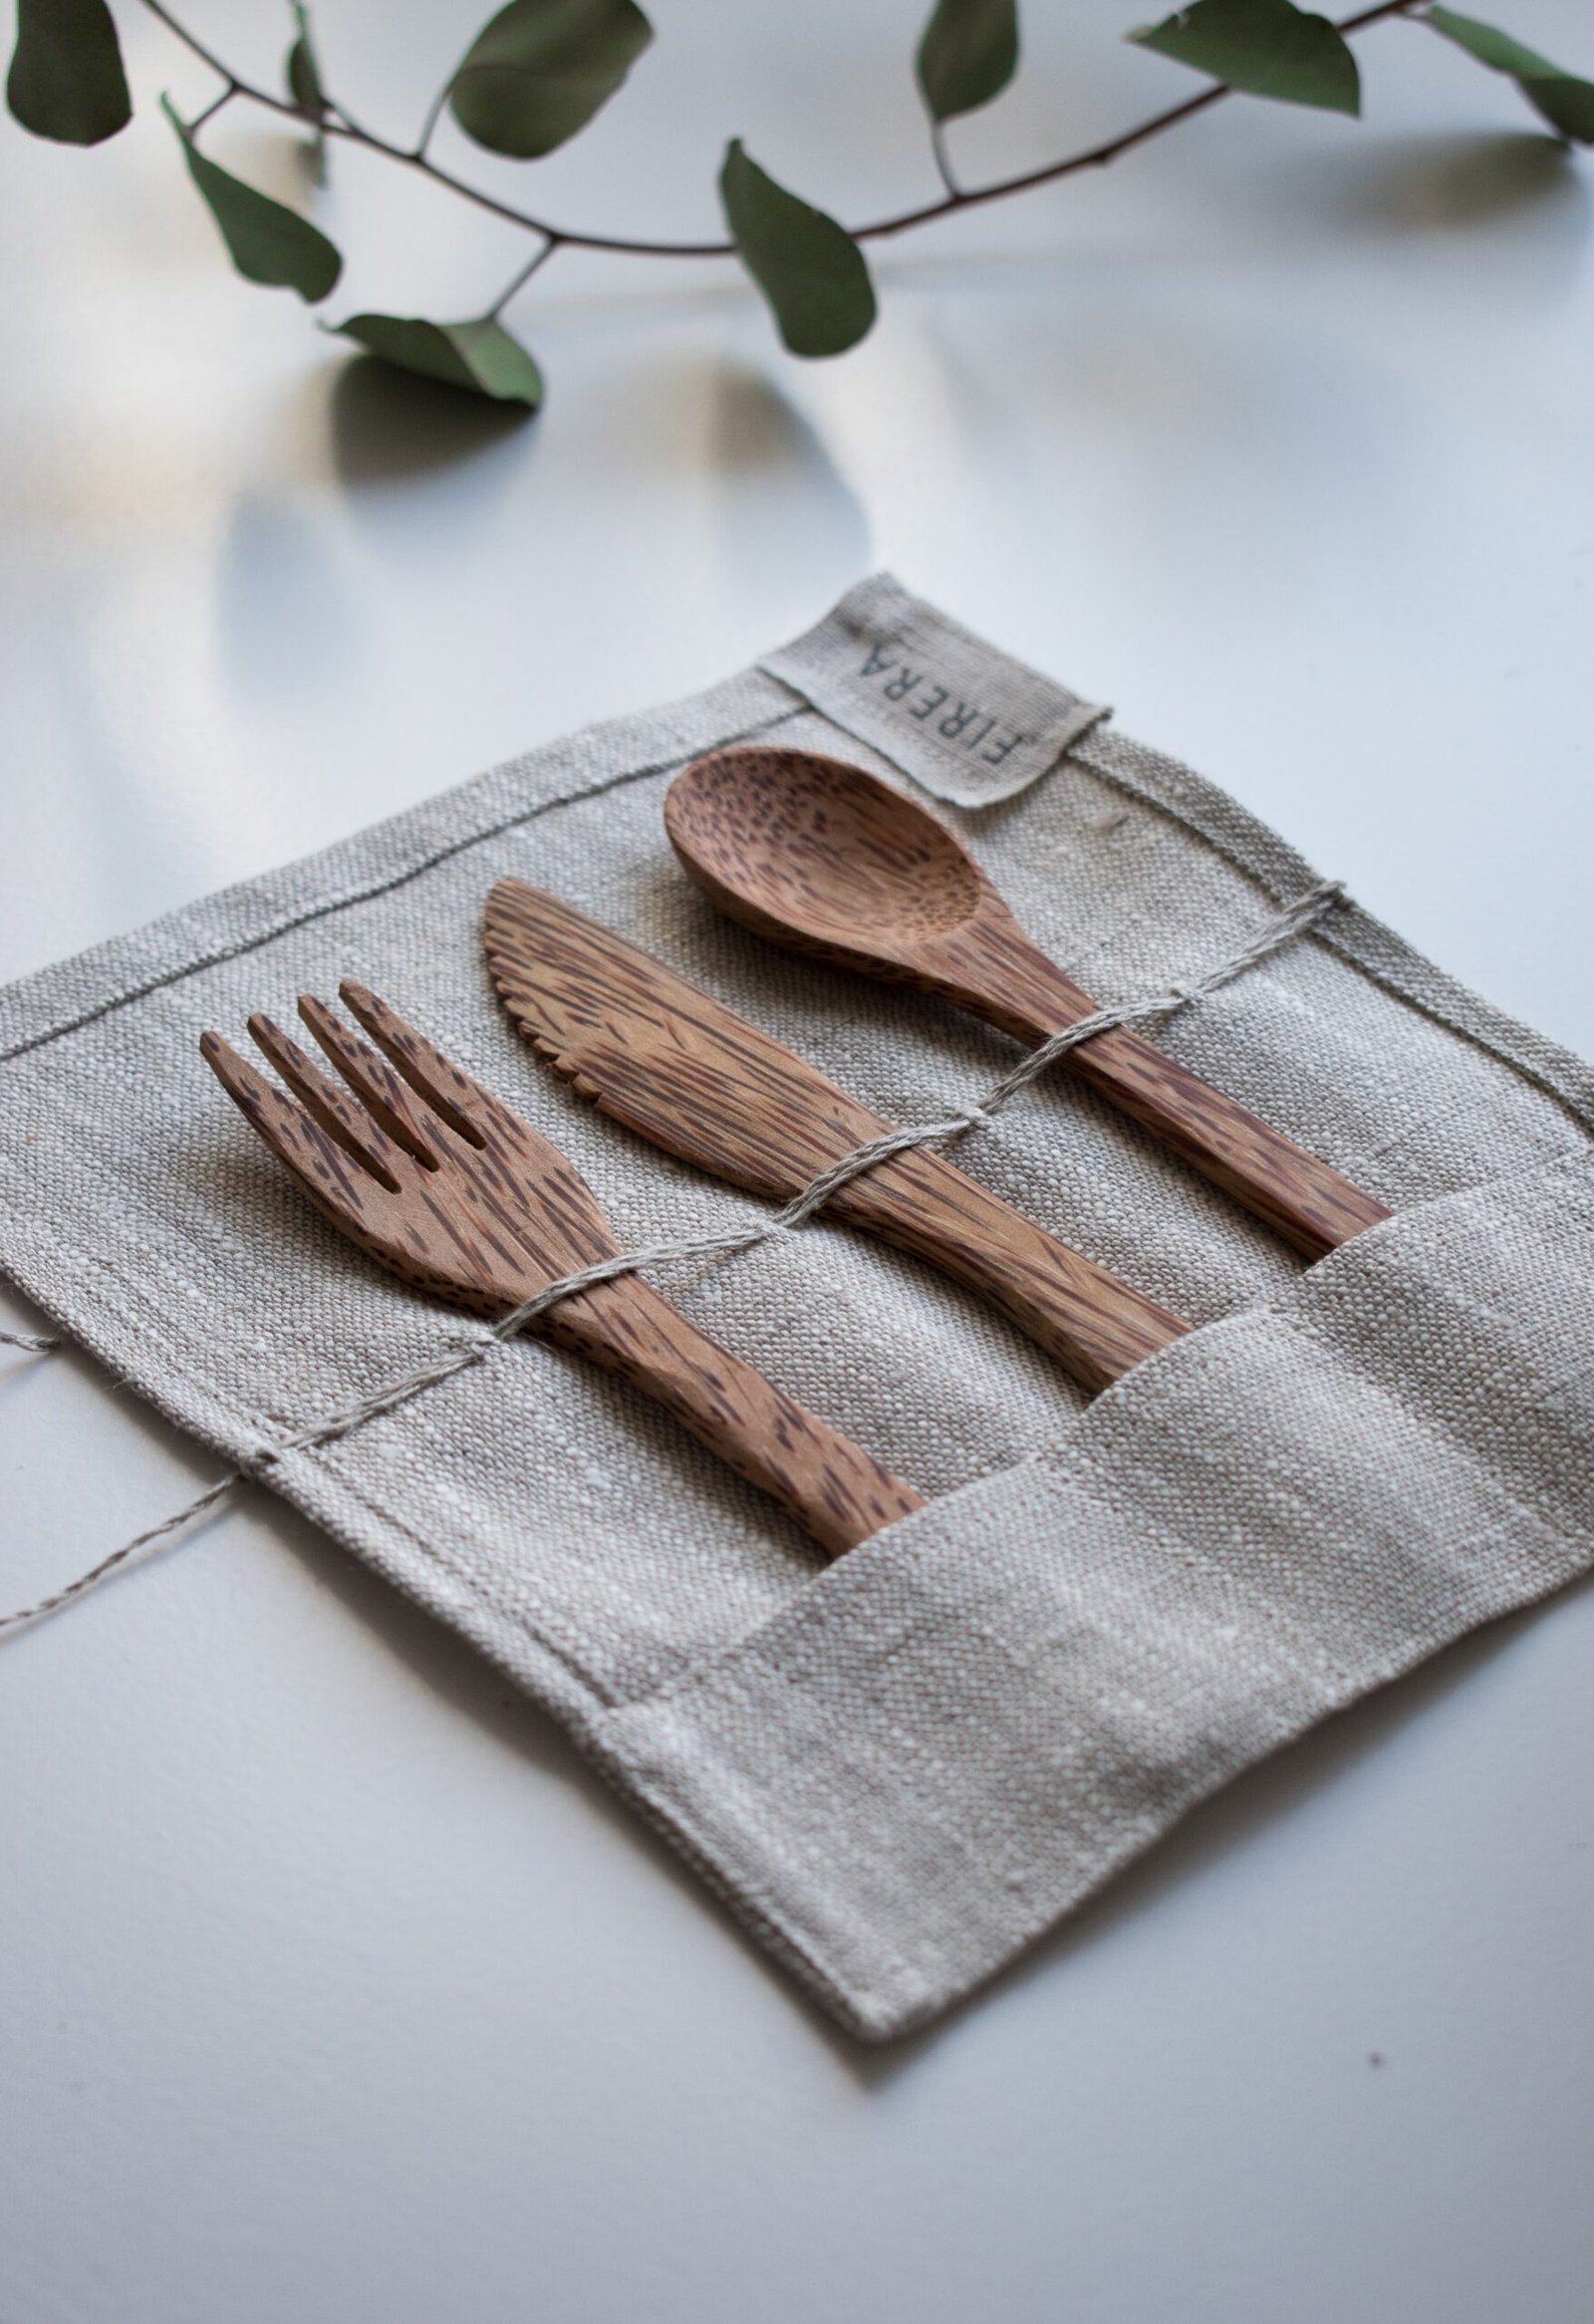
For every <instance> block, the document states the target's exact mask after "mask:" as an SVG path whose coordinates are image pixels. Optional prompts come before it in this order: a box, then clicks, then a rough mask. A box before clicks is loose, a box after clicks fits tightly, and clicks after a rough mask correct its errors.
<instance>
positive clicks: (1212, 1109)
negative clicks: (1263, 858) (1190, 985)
mask: <svg viewBox="0 0 1594 2324" xmlns="http://www.w3.org/2000/svg"><path fill="white" fill-rule="evenodd" d="M664 825H665V828H666V830H667V831H668V834H669V838H670V842H671V844H672V845H673V847H674V850H675V853H676V855H677V856H678V857H679V858H680V861H681V863H682V864H683V865H684V866H685V868H686V870H687V872H688V873H689V874H690V875H691V877H692V879H693V880H695V881H696V883H697V885H698V887H699V888H701V889H702V890H703V891H704V893H705V894H706V895H708V896H709V897H711V898H712V900H713V902H714V903H715V904H718V905H719V907H720V909H721V910H722V911H725V912H728V913H729V914H730V916H731V918H733V919H738V920H741V921H742V922H743V923H744V924H745V925H746V926H747V927H750V928H754V929H756V930H757V932H758V933H759V934H760V935H763V936H768V937H770V938H771V939H772V940H773V941H774V942H775V943H778V944H784V945H787V946H788V947H789V948H791V949H792V950H795V951H799V952H805V953H808V954H810V955H811V956H815V957H817V958H819V959H822V960H828V961H831V962H834V963H835V964H837V965H838V966H841V967H845V968H857V969H861V970H863V972H864V973H865V974H866V975H869V976H882V977H887V978H890V979H891V980H893V981H894V982H897V983H906V984H911V985H915V986H917V987H918V988H919V989H920V990H922V991H925V992H933V993H938V994H940V995H941V996H942V997H943V998H945V999H947V1000H951V1001H955V1002H956V1003H958V1005H959V1006H960V1007H962V1008H966V1009H971V1010H972V1011H973V1012H974V1014H975V1015H976V1016H981V1017H984V1018H986V1019H988V1020H989V1022H990V1023H992V1024H994V1025H999V1026H1000V1027H1001V1028H1002V1030H1003V1031H1004V1032H1007V1033H1013V1034H1016V1035H1017V1036H1018V1038H1019V1039H1020V1040H1023V1041H1029V1042H1038V1041H1044V1040H1046V1039H1047V1038H1048V1037H1049V1036H1050V1035H1051V1034H1053V1033H1058V1032H1061V1031H1062V1030H1063V1029H1064V1028H1065V1027H1067V1026H1069V1025H1074V1024H1078V1023H1079V1021H1080V1019H1081V1018H1083V1017H1088V1016H1090V1015H1092V1014H1093V1013H1094V1012H1095V1009H1096V1006H1097V1004H1096V1002H1095V1001H1093V1000H1092V999H1091V997H1090V995H1089V994H1088V993H1086V992H1082V991H1081V990H1080V988H1079V986H1078V985H1077V984H1075V983H1074V981H1073V979H1072V978H1071V977H1068V976H1065V975H1064V973H1063V971H1062V970H1061V969H1060V968H1059V967H1057V966H1056V965H1055V963H1054V962H1053V961H1051V960H1049V959H1048V958H1047V957H1046V955H1045V953H1044V952H1042V951H1041V950H1040V948H1039V947H1038V945H1036V944H1035V943H1034V942H1033V941H1032V940H1031V938H1030V937H1029V936H1027V935H1026V934H1025V933H1024V931H1023V929H1022V928H1021V927H1020V926H1019V924H1018V922H1017V921H1016V920H1015V919H1014V917H1013V915H1012V913H1011V912H1010V911H1009V910H1008V908H1007V906H1006V904H1004V903H1003V902H1002V899H1001V897H1000V896H999V895H998V894H997V892H996V890H995V888H994V887H993V886H992V885H991V883H990V881H989V880H988V879H987V878H986V876H985V874H984V872H983V871H982V870H981V869H980V867H979V866H978V865H977V864H976V863H975V862H974V860H973V858H972V857H971V856H970V855H969V854H968V853H967V852H966V851H965V849H964V848H963V847H962V846H961V844H960V843H959V842H958V841H957V840H956V839H955V838H954V837H953V835H952V834H951V832H949V831H948V830H947V829H946V827H945V825H944V824H942V823H940V822H939V821H938V820H937V819H936V818H935V817H934V816H933V815H931V814H930V813H929V812H928V810H927V809H925V808H923V807H921V806H920V805H919V804H918V803H917V801H915V800H913V799H910V798H909V797H908V796H907V794H906V793H904V792H901V791H897V790H894V789H893V788H892V786H891V785H890V784H889V783H883V782H881V781H880V780H879V778H878V777H877V776H874V775H871V774H868V773H866V772H865V770H864V769H863V768H862V767H857V766H850V765H848V764H846V763H845V762H844V761H842V760H840V759H832V758H822V757H819V756H818V755H817V754H816V753H814V752H812V751H804V750H774V749H767V748H741V749H734V750H720V751H715V752H713V753H712V754H711V755H710V756H708V757H707V758H701V759H698V760H697V761H696V763H695V764H694V765H692V766H689V767H688V768H687V769H686V770H685V772H684V773H683V774H681V775H679V776H677V778H676V780H675V781H674V783H673V784H672V785H671V787H670V791H669V795H668V798H667V800H666V801H665V804H664ZM1062 1062H1063V1063H1064V1064H1065V1065H1066V1066H1068V1067H1069V1068H1070V1070H1071V1071H1073V1072H1074V1073H1076V1074H1077V1075H1078V1076H1079V1078H1080V1080H1081V1081H1084V1082H1088V1083H1089V1084H1090V1086H1091V1087H1092V1088H1093V1089H1095V1090H1098V1091H1100V1093H1101V1095H1102V1096H1103V1097H1104V1098H1107V1099H1108V1100H1110V1102H1111V1103H1112V1104H1113V1105H1115V1106H1117V1107H1119V1108H1120V1109H1121V1110H1122V1111H1123V1112H1124V1113H1126V1114H1130V1115H1133V1117H1134V1118H1135V1120H1136V1121H1137V1122H1140V1123H1143V1124H1144V1125H1145V1127H1146V1128H1147V1129H1148V1130H1150V1131H1151V1132H1152V1133H1153V1134H1154V1135H1155V1136H1156V1137H1158V1138H1160V1139H1162V1140H1163V1142H1164V1143H1165V1145H1168V1146H1171V1147H1172V1148H1173V1149H1174V1151H1175V1152H1176V1153H1177V1154H1181V1155H1183V1156H1184V1157H1185V1159H1186V1161H1187V1162H1192V1163H1194V1165H1195V1168H1196V1169H1198V1170H1200V1171H1201V1172H1202V1174H1203V1175H1204V1176H1206V1177H1208V1178H1210V1179H1211V1180H1212V1181H1213V1183H1214V1184H1216V1185H1218V1186H1221V1187H1222V1188H1223V1189H1224V1191H1225V1192H1227V1193H1229V1194H1231V1195H1232V1196H1233V1197H1234V1199H1235V1201H1237V1202H1239V1203H1242V1204H1243V1205H1244V1207H1245V1208H1246V1209H1247V1210H1249V1211H1251V1212H1252V1213H1253V1214H1254V1215H1255V1216H1256V1217H1257V1218H1260V1219H1262V1220H1263V1221H1264V1222H1265V1223H1266V1224H1267V1225H1268V1226H1271V1227H1272V1228H1274V1229H1275V1231H1276V1232H1277V1233H1278V1234H1280V1235H1282V1236H1283V1238H1284V1240H1285V1241H1286V1242H1289V1243H1292V1244H1293V1245H1294V1246H1295V1248H1296V1249H1297V1250H1299V1251H1303V1252H1305V1254H1306V1255H1307V1257H1308V1258H1313V1259H1316V1258H1321V1257H1322V1256H1323V1254H1324V1253H1325V1252H1326V1251H1331V1250H1333V1249H1334V1248H1335V1247H1336V1246H1337V1245H1338V1244H1340V1243H1342V1242H1346V1241H1348V1240H1349V1238H1350V1237H1351V1236H1352V1235H1353V1234H1360V1233H1361V1231H1362V1229H1363V1228H1364V1227H1367V1226H1374V1225H1376V1224H1377V1223H1378V1221H1379V1220H1380V1219H1382V1218H1387V1217H1388V1216H1389V1212H1388V1211H1387V1210H1386V1209H1385V1208H1384V1206H1383V1205H1382V1203H1379V1202H1376V1201H1375V1200H1374V1199H1373V1197H1372V1195H1370V1194H1366V1193H1364V1192H1363V1191H1362V1189H1361V1188H1360V1187H1359V1186H1353V1185H1352V1184H1351V1182H1350V1180H1349V1179H1348V1178H1344V1177H1342V1176H1341V1175H1340V1173H1339V1172H1338V1170H1335V1169H1331V1168H1330V1167H1329V1165H1328V1163H1327V1162H1321V1161H1319V1160H1318V1158H1317V1157H1316V1156H1315V1155H1311V1154H1307V1153H1306V1152H1305V1151H1304V1150H1303V1149H1302V1148H1301V1147H1298V1146H1296V1145H1295V1144H1294V1143H1293V1141H1292V1140H1290V1139H1288V1138H1285V1137H1284V1136H1283V1135H1282V1133H1281V1132H1279V1131H1277V1130H1274V1129H1271V1128H1270V1127H1269V1126H1268V1124H1267V1123H1265V1122H1260V1121H1258V1120H1257V1118H1256V1116H1255V1115H1254V1114H1250V1113H1248V1112H1247V1111H1246V1109H1245V1108H1244V1107H1243V1106H1241V1105H1240V1104H1238V1102H1237V1101H1236V1100H1235V1099H1233V1098H1230V1097H1227V1096H1225V1095H1224V1093H1223V1092H1222V1091H1221V1090H1215V1089H1213V1088H1211V1086H1210V1085H1209V1084H1208V1083H1206V1082H1203V1081H1201V1080H1200V1079H1199V1077H1198V1076H1197V1075H1195V1074H1194V1073H1192V1072H1190V1071H1189V1069H1188V1068H1187V1067H1185V1066H1183V1065H1180V1064H1179V1063H1177V1061H1176V1060H1175V1059H1173V1058H1171V1057H1168V1056H1165V1054H1164V1053H1163V1051H1162V1050H1160V1049H1158V1048H1156V1047H1154V1046H1153V1044H1152V1043H1151V1042H1150V1041H1146V1040H1143V1039H1142V1037H1141V1036H1140V1034H1138V1033H1132V1032H1131V1031H1129V1029H1128V1028H1127V1027H1126V1026H1118V1027H1115V1028H1114V1029H1113V1030H1111V1031H1109V1032H1104V1033H1098V1034H1097V1035H1095V1037H1094V1038H1093V1039H1092V1040H1089V1041H1084V1042H1081V1044H1080V1045H1079V1047H1078V1048H1077V1049H1072V1050H1070V1051H1068V1053H1067V1054H1066V1056H1065V1057H1064V1058H1063V1060H1062Z"/></svg>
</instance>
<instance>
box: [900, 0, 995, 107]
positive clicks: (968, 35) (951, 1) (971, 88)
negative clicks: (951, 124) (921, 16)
mask: <svg viewBox="0 0 1594 2324" xmlns="http://www.w3.org/2000/svg"><path fill="white" fill-rule="evenodd" d="M915 70H916V71H917V73H918V75H919V87H920V93H921V95H922V96H923V98H924V100H925V103H926V105H927V106H928V107H929V109H930V120H931V121H936V122H947V121H951V120H953V119H954V118H955V117H956V116H957V115H958V114H960V113H976V112H977V111H978V110H979V108H980V107H981V106H982V105H989V103H990V101H991V99H992V98H993V97H997V96H999V95H1000V94H1001V92H1002V90H1004V89H1005V88H1006V87H1007V84H1008V82H1009V81H1011V79H1012V77H1013V75H1014V73H1015V72H1016V71H1017V70H1018V0H936V6H935V13H934V14H933V16H931V18H930V22H929V24H927V25H926V27H925V37H924V39H923V40H922V41H921V42H920V44H919V55H918V57H917V58H916V60H915Z"/></svg>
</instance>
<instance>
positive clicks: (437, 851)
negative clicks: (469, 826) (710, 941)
mask: <svg viewBox="0 0 1594 2324" xmlns="http://www.w3.org/2000/svg"><path fill="white" fill-rule="evenodd" d="M801 715H802V712H801V711H798V710H781V711H779V712H777V713H776V714H775V716H773V717H771V718H762V719H759V720H758V721H757V723H756V724H754V725H752V726H740V727H737V728H736V730H735V731H734V732H733V733H730V734H726V735H722V736H721V737H720V738H719V739H718V741H716V742H713V743H708V744H705V745H704V746H703V748H704V749H712V750H727V749H729V748H731V747H732V745H734V744H736V743H738V742H742V741H745V740H746V739H747V737H748V736H749V735H754V734H767V733H768V732H769V731H770V729H771V728H772V727H776V726H784V725H786V724H787V723H788V722H789V721H790V720H791V719H793V718H795V717H800V716H801ZM701 755H702V751H700V750H698V749H695V748H694V749H692V750H689V751H686V752H684V753H676V754H675V755H674V756H672V757H670V758H665V759H660V760H658V761H657V762H655V763H653V764H650V765H648V766H643V767H629V768H627V770H626V771H625V772H624V773H623V774H618V775H611V776H608V777H606V778H604V779H602V780H595V781H593V782H590V783H585V784H583V785H581V786H580V787H579V788H578V789H576V790H573V791H562V792H561V793H560V794H559V795H558V796H557V797H556V798H552V799H539V800H538V801H537V803H536V804H535V806H532V807H527V808H524V809H522V810H521V811H520V812H519V813H518V814H515V815H507V816H505V817H504V818H503V819H502V821H500V822H498V823H495V824H491V825H489V826H488V827H487V829H485V830H483V831H475V832H472V833H471V834H470V835H469V837H468V838H466V839H459V840H453V841H450V842H449V843H448V844H447V845H446V846H441V847H437V848H434V849H433V850H432V852H431V853H430V854H429V855H428V856H426V857H424V858H423V859H422V860H421V861H420V862H419V863H416V864H407V865H405V867H404V869H403V870H402V871H401V872H394V873H391V874H389V875H387V876H386V877H384V878H383V879H380V880H371V881H368V882H366V883H364V884H363V885H358V886H355V887H352V888H346V889H340V890H339V891H338V892H337V893H336V894H335V895H332V896H323V897H318V898H317V900H316V901H315V903H314V904H305V905H304V906H302V907H301V909H299V910H298V911H293V912H289V913H288V914H286V915H285V916H284V917H283V918H282V919H280V920H275V921H273V923H272V924H271V926H270V927H267V928H261V929H259V930H257V931H256V932H255V933H254V934H253V935H250V936H247V937H244V938H242V939H240V940H239V941H238V942H237V943H233V944H222V945H218V946H217V947H216V949H215V950H213V951H210V952H206V953H205V954H204V956H203V957H202V958H200V959H194V960H186V961H184V962H183V964H182V966H181V967H180V968H170V969H166V970H164V971H163V972H162V973H161V974H160V975H158V976H151V977H149V978H147V979H146V980H145V981H144V982H143V983H141V984H137V985H132V986H129V987H128V988H127V989H126V990H124V991H121V992H116V993H113V994H110V995H109V996H108V997H107V998H106V999H104V1000H101V1001H97V1002H96V1003H95V1005H94V1007H93V1008H89V1009H83V1010H80V1011H79V1013H78V1014H77V1015H76V1016H75V1017H67V1018H64V1019H63V1020H62V1021H61V1023H59V1024H56V1025H52V1026H51V1027H50V1028H49V1030H48V1031H47V1032H43V1033H35V1034H33V1035H31V1036H30V1037H29V1038H28V1039H27V1040H25V1041H18V1042H17V1043H15V1044H14V1045H13V1047H11V1048H10V1049H3V1050H0V1065H9V1064H11V1063H12V1061H13V1060H14V1059H16V1058H18V1057H27V1056H30V1055H31V1054H32V1052H33V1051H34V1050H36V1049H45V1048H48V1047H49V1045H50V1043H51V1042H52V1041H59V1040H61V1039H63V1038H64V1036H65V1035H67V1034H68V1033H76V1032H80V1031H81V1030H82V1028H83V1027H84V1026H85V1025H93V1024H97V1023H98V1022H99V1020H100V1019H101V1018H102V1017H109V1016H112V1015H114V1014H115V1013H116V1011H117V1010H118V1009H120V1008H126V1007H128V1006H129V1005H130V1004H131V1003H132V1002H133V1001H139V1000H145V999H147V998H148V996H149V995H150V994H151V993H154V992H164V991H165V990H167V988H168V987H169V986H171V985H174V984H181V983H183V982H184V981H185V980H186V979H187V978H188V977H190V976H197V975H199V974H200V973H201V972H202V971H203V970H204V969H206V968H218V967H220V965H221V964H222V962H223V961H225V960H241V959H244V958H245V957H246V956H247V955H248V954H249V953H250V952H254V951H258V950H259V948H260V947H261V945H263V944H271V943H275V942H276V940H277V938H278V937H279V936H286V935H290V934H291V933H292V932H293V930H294V929H295V928H301V927H308V926H309V925H310V923H311V922H312V921H314V920H318V919H325V918H326V917H327V916H328V914H329V913H331V912H335V911H343V910H345V909H346V908H347V907H348V906H349V905H350V904H369V903H371V902H372V901H373V899H374V898H376V897H379V896H388V895H391V894H392V893H393V891H394V890H395V889H398V888H403V887H405V886H406V885H407V884H408V882H409V881H411V880H417V879H419V878H420V876H421V875H422V873H425V872H430V871H434V870H435V869H436V867H437V865H439V864H446V863H448V862H449V861H450V860H451V859H452V858H453V857H455V856H462V855H465V854H468V852H469V850H470V849H471V848H473V847H479V846H482V845H484V844H485V843H486V842H487V841H488V840H494V839H502V837H503V836H504V834H505V832H509V831H516V830H518V829H519V828H520V827H521V826H522V825H523V824H527V823H535V822H536V820H537V818H538V817H539V816H541V815H547V814H549V813H550V812H551V811H552V810H553V809H554V808H556V807H575V806H579V805H580V803H581V802H582V801H583V800H585V799H601V798H602V797H603V795H604V793H605V792H606V791H618V790H620V789H622V788H623V786H624V785H626V784H627V783H640V782H645V781H647V780H648V779H649V778H650V777H651V776H655V775H666V774H668V773H669V772H670V771H671V769H673V768H675V767H683V766H686V765H688V764H689V763H690V761H691V760H692V759H694V758H698V757H700V756H701ZM426 804H427V802H424V801H422V802H421V805H422V807H424V806H425V805H426ZM417 812H418V810H417ZM311 860H312V861H313V860H314V859H311ZM260 877H261V878H262V879H269V878H271V877H272V875H271V874H270V873H262V874H261V875H260ZM200 901H201V902H204V901H205V900H204V899H200ZM177 908H178V909H179V910H181V909H183V908H185V907H184V906H181V905H179V906H178V907H177ZM156 924H158V923H156ZM136 932H137V931H136V930H133V933H134V934H136ZM112 941H116V939H115V938H113V939H112Z"/></svg>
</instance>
